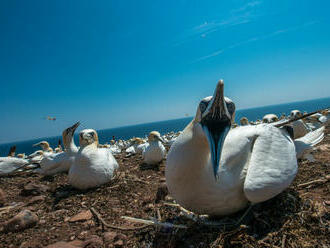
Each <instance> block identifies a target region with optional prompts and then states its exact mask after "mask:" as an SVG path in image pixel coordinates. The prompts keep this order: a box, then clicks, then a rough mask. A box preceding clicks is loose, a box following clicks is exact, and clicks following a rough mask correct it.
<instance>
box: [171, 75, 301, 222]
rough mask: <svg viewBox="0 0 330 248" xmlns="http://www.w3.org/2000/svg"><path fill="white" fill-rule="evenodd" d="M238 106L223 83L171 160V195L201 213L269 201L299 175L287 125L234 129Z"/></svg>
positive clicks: (206, 100) (230, 210) (200, 108)
mask: <svg viewBox="0 0 330 248" xmlns="http://www.w3.org/2000/svg"><path fill="white" fill-rule="evenodd" d="M234 114H235V104H234V102H233V101H232V100H230V99H229V98H227V97H224V83H223V81H222V80H220V81H219V83H218V84H217V87H216V90H215V92H214V95H213V97H212V96H211V97H206V98H204V99H203V100H202V101H201V102H200V103H199V105H198V108H197V112H196V116H195V118H194V119H193V120H192V122H191V123H190V124H188V126H187V127H186V128H185V129H184V131H183V133H182V134H181V135H180V136H179V137H178V138H177V140H176V141H175V142H174V144H173V145H172V147H171V149H170V151H169V153H168V156H167V163H166V171H165V176H166V183H167V186H168V189H169V192H170V194H171V196H173V198H174V199H175V200H176V202H177V203H179V204H180V205H182V206H183V207H184V208H186V209H188V210H190V211H193V212H195V213H198V214H208V215H215V216H223V215H228V214H231V213H235V212H237V211H239V210H241V209H243V208H244V207H246V206H247V205H248V202H251V203H252V204H255V203H259V202H263V201H266V200H268V199H270V198H272V197H274V196H276V195H277V194H279V193H280V192H282V191H283V190H284V189H286V188H287V187H288V186H289V185H290V183H291V182H292V180H293V179H294V177H295V175H296V173H297V159H296V153H295V145H294V143H293V141H292V139H291V138H290V136H289V134H288V132H287V131H286V129H285V128H277V127H275V126H273V125H268V124H260V125H255V126H243V127H242V126H241V127H237V128H235V129H230V127H231V123H232V122H233V121H234Z"/></svg>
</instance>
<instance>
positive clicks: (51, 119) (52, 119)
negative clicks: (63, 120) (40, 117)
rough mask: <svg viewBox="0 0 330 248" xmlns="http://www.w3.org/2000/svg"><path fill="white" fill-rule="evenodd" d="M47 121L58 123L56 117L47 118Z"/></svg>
mask: <svg viewBox="0 0 330 248" xmlns="http://www.w3.org/2000/svg"><path fill="white" fill-rule="evenodd" d="M46 119H47V120H49V121H56V117H51V116H47V117H46Z"/></svg>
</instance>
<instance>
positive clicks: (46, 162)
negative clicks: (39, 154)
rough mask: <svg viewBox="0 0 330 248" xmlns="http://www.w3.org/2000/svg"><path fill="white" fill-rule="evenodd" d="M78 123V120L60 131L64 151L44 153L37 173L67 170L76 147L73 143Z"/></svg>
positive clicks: (76, 150) (55, 172)
mask: <svg viewBox="0 0 330 248" xmlns="http://www.w3.org/2000/svg"><path fill="white" fill-rule="evenodd" d="M79 125H80V123H79V122H77V123H75V124H74V125H73V126H71V127H69V128H67V129H65V130H64V131H63V132H62V138H63V145H64V149H65V151H64V152H59V153H50V154H49V153H46V154H45V155H44V157H43V159H42V160H41V161H40V170H39V171H38V172H39V173H41V174H43V175H55V174H57V173H60V172H68V171H69V169H70V167H71V165H72V164H73V162H74V159H75V156H76V154H77V152H78V148H77V146H76V145H75V143H74V132H75V130H76V129H77V127H78V126H79Z"/></svg>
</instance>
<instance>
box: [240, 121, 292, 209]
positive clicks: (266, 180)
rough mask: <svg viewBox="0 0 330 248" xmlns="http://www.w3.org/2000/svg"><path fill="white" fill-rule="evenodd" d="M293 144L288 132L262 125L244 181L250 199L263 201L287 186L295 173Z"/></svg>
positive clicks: (245, 190) (246, 193) (254, 201)
mask: <svg viewBox="0 0 330 248" xmlns="http://www.w3.org/2000/svg"><path fill="white" fill-rule="evenodd" d="M297 168H298V166H297V159H296V152H295V146H294V143H293V141H292V139H291V138H290V137H289V135H288V133H287V132H286V131H285V130H283V129H279V128H276V127H272V126H268V127H267V126H265V127H264V128H262V129H261V131H260V133H259V135H258V136H257V137H256V139H255V141H254V145H253V147H252V151H251V157H250V161H249V165H248V169H247V174H246V178H245V182H244V193H245V196H246V197H247V199H248V200H249V201H251V202H252V203H258V202H262V201H266V200H268V199H270V198H272V197H274V196H276V195H277V194H279V193H280V192H282V191H283V190H284V189H286V188H287V187H288V186H289V185H290V183H291V182H292V180H293V179H294V177H295V175H296V173H297Z"/></svg>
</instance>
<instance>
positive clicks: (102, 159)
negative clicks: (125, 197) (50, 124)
mask: <svg viewBox="0 0 330 248" xmlns="http://www.w3.org/2000/svg"><path fill="white" fill-rule="evenodd" d="M79 124H80V123H79V122H77V123H76V124H74V125H73V126H71V127H69V128H67V129H65V130H64V131H63V133H62V138H63V145H64V149H65V150H64V151H63V152H60V153H49V154H47V153H46V154H45V153H44V154H43V159H42V160H41V161H40V169H39V173H41V174H43V175H55V174H57V173H60V172H69V173H68V180H69V183H70V184H71V185H72V186H73V187H75V188H78V189H81V190H85V189H88V188H93V187H97V186H99V185H101V184H104V183H107V182H109V181H110V180H111V179H112V178H113V175H114V171H115V170H116V169H117V168H118V163H117V161H116V159H115V158H114V157H113V155H112V153H111V151H110V150H109V149H107V148H99V147H98V146H99V140H98V135H97V132H96V131H95V130H93V129H84V130H82V131H81V132H80V133H79V144H80V147H79V148H78V147H77V146H76V145H75V143H74V132H75V130H76V129H77V128H78V126H79ZM45 144H46V143H45V142H43V143H41V144H40V145H41V146H42V147H43V150H44V149H46V148H47V147H45V146H47V145H45Z"/></svg>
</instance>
